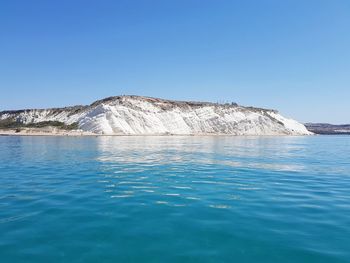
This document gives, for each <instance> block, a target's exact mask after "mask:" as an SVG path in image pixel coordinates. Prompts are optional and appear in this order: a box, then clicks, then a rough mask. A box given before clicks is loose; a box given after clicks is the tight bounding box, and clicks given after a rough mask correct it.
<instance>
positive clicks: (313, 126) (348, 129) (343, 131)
mask: <svg viewBox="0 0 350 263" xmlns="http://www.w3.org/2000/svg"><path fill="white" fill-rule="evenodd" d="M304 125H305V127H306V128H307V129H308V130H309V131H311V132H313V133H315V134H319V135H350V124H339V125H335V124H329V123H305V124H304Z"/></svg>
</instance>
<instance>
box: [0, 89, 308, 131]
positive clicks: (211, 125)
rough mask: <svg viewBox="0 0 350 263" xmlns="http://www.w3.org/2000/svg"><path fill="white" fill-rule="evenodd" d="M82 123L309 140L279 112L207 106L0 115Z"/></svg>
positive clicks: (106, 106)
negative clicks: (298, 136)
mask: <svg viewBox="0 0 350 263" xmlns="http://www.w3.org/2000/svg"><path fill="white" fill-rule="evenodd" d="M5 120H13V121H17V122H21V123H23V124H28V123H39V122H43V121H59V122H64V123H66V124H72V123H78V126H79V128H80V129H82V130H84V131H90V132H94V133H96V134H110V135H163V134H176V135H202V134H230V135H310V134H312V133H310V132H309V131H308V130H307V129H306V128H305V126H304V125H303V124H301V123H299V122H297V121H295V120H292V119H287V118H285V117H283V116H281V115H280V114H278V113H277V112H276V111H274V110H268V109H260V108H253V107H243V106H239V105H236V104H234V105H231V104H230V105H228V104H215V103H208V102H184V101H171V100H162V99H155V98H148V97H140V96H118V97H110V98H107V99H104V100H100V101H96V102H94V103H93V104H91V105H89V106H75V107H68V108H60V109H43V110H40V109H33V110H21V111H3V112H0V121H5Z"/></svg>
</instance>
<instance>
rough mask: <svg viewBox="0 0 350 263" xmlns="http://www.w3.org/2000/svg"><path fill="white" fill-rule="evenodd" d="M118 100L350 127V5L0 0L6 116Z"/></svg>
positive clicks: (0, 86) (0, 82)
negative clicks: (142, 99)
mask: <svg viewBox="0 0 350 263" xmlns="http://www.w3.org/2000/svg"><path fill="white" fill-rule="evenodd" d="M120 94H136V95H146V96H155V97H161V98H169V99H182V100H205V101H214V102H216V101H219V102H220V101H235V102H238V103H239V104H243V105H254V106H262V107H268V108H276V109H278V110H279V111H280V112H281V113H283V114H285V115H286V116H290V117H293V118H295V119H298V120H300V121H302V122H308V121H312V122H333V123H350V1H349V0H343V1H341V0H327V1H322V0H290V1H288V0H275V1H273V0H256V1H250V0H241V1H234V0H230V1H224V0H210V1H209V0H196V1H195V0H172V1H171V0H158V1H157V0H147V1H146V0H144V1H142V0H139V1H137V0H134V1H132V0H114V1H108V0H101V1H98V0H95V1H88V0H81V1H75V0H59V1H49V0H46V1H40V0H31V1H28V0H23V1H18V0H7V1H6V0H2V1H1V2H0V109H2V110H3V109H19V108H32V107H53V106H65V105H72V104H88V103H91V102H93V101H94V100H96V99H101V98H103V97H107V96H112V95H120Z"/></svg>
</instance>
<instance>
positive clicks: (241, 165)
mask: <svg viewBox="0 0 350 263" xmlns="http://www.w3.org/2000/svg"><path fill="white" fill-rule="evenodd" d="M0 261H1V262H11V263H17V262H50V263H55V262H299V263H300V262H350V137H346V136H312V137H77V138H71V137H0Z"/></svg>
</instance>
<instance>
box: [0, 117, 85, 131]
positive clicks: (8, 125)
mask: <svg viewBox="0 0 350 263" xmlns="http://www.w3.org/2000/svg"><path fill="white" fill-rule="evenodd" d="M44 127H55V128H58V129H62V130H76V129H78V128H79V127H78V123H76V122H75V123H72V124H65V123H64V122H60V121H42V122H36V123H34V122H32V123H27V124H24V123H21V122H18V121H15V120H11V119H5V120H0V129H21V128H44Z"/></svg>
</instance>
